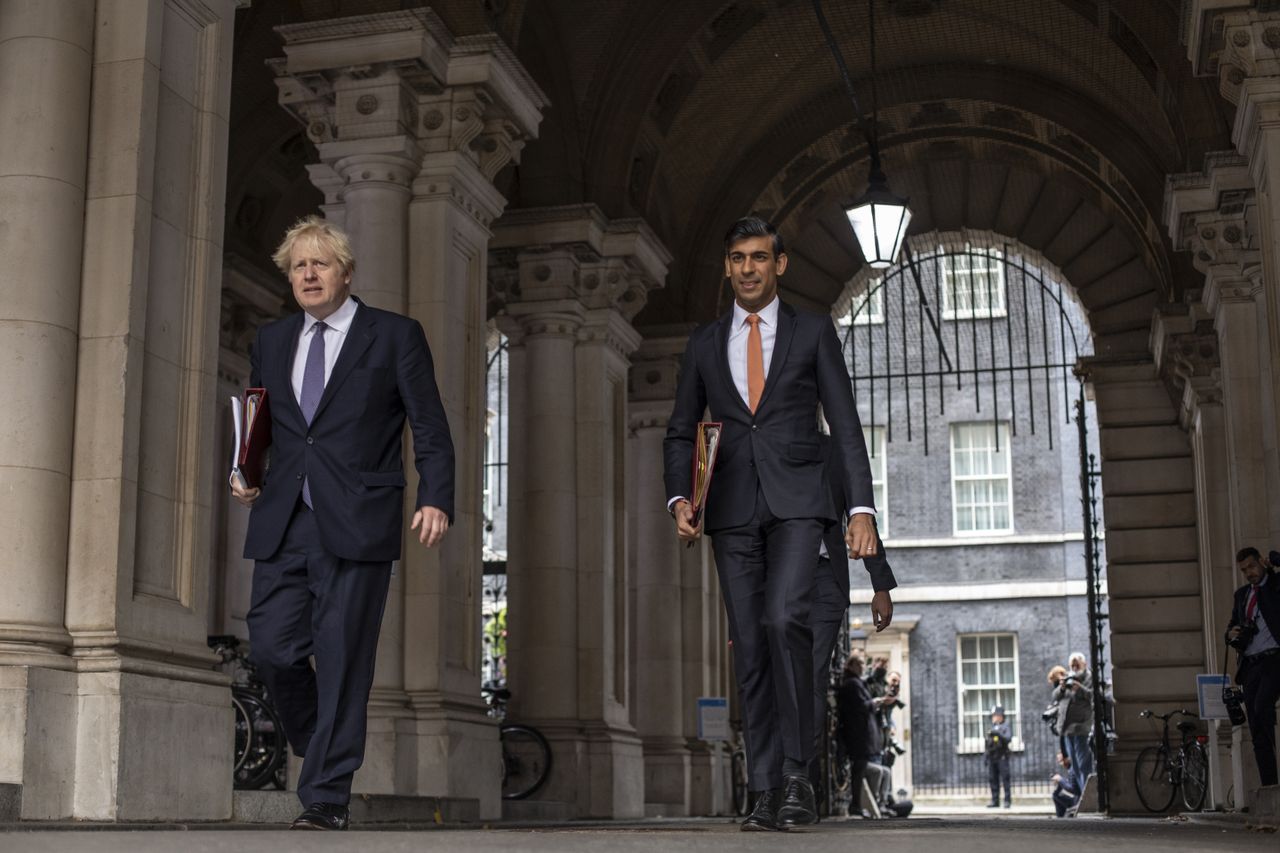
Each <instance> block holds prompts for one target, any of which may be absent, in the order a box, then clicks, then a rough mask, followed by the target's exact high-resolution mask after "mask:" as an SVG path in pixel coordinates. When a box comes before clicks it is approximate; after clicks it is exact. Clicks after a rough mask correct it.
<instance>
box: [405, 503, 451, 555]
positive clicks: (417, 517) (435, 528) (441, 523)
mask: <svg viewBox="0 0 1280 853" xmlns="http://www.w3.org/2000/svg"><path fill="white" fill-rule="evenodd" d="M419 525H421V527H422V529H421V530H418V527H419ZM409 529H410V530H418V541H419V542H421V543H422V544H423V545H426V546H427V547H428V548H434V547H436V546H437V545H439V544H440V540H442V539H444V535H445V533H447V532H448V530H449V516H447V515H445V514H444V511H443V510H439V509H436V508H435V507H433V506H424V507H422V508H421V509H419V510H418V511H417V512H415V513H414V514H413V523H412V524H410V525H409Z"/></svg>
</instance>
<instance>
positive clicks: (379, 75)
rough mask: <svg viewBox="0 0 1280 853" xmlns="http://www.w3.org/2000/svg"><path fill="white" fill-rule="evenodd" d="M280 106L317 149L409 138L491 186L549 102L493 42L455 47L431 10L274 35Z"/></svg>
mask: <svg viewBox="0 0 1280 853" xmlns="http://www.w3.org/2000/svg"><path fill="white" fill-rule="evenodd" d="M276 32H278V33H279V34H280V35H281V37H282V38H283V39H284V42H285V49H284V50H285V56H284V57H282V58H279V59H273V60H271V61H270V62H269V63H268V64H269V66H270V67H271V69H272V70H273V72H274V73H275V75H276V86H277V88H278V90H279V100H280V104H281V105H282V106H283V107H284V108H285V109H286V110H288V111H289V112H290V113H291V114H292V115H293V116H294V117H295V118H297V119H298V121H299V122H301V123H302V124H303V126H304V127H306V128H307V135H308V137H310V139H311V140H312V141H313V142H315V143H316V144H317V145H325V144H330V143H342V142H353V141H356V140H363V139H380V138H384V137H398V136H403V137H407V138H409V139H411V140H413V141H414V143H415V145H418V146H420V148H421V150H422V151H423V152H425V153H437V154H438V153H441V152H444V151H453V152H458V153H461V154H464V155H465V156H467V157H468V158H469V159H470V160H471V161H472V162H473V163H474V164H475V165H476V167H477V168H478V169H479V171H480V172H481V173H482V174H483V175H484V176H485V177H486V178H487V179H489V180H492V179H493V178H494V176H495V175H497V173H498V171H499V170H500V169H501V168H502V167H503V166H505V165H506V164H507V163H510V162H518V161H519V155H520V151H521V149H522V148H523V147H524V144H525V143H526V142H527V141H528V140H529V139H533V138H536V136H537V129H538V123H539V122H540V121H541V118H542V110H543V108H545V107H546V105H547V103H548V101H547V97H546V95H544V94H543V93H542V91H541V90H540V89H539V88H538V86H537V84H535V83H534V82H533V78H532V77H530V76H529V74H528V72H526V71H525V69H524V67H523V66H522V65H521V64H520V62H519V61H518V60H517V59H516V57H515V54H514V53H512V51H511V49H510V48H508V47H507V46H506V45H505V44H504V43H503V42H502V41H501V39H499V38H498V37H497V36H496V35H493V34H491V33H490V34H482V35H473V36H466V37H463V38H458V39H455V38H454V37H453V35H452V34H451V33H450V32H449V30H448V29H447V28H446V27H445V25H444V23H443V22H442V21H441V20H440V18H439V17H437V16H436V14H435V13H434V12H432V11H431V10H430V9H424V8H419V9H408V10H403V11H396V12H386V13H380V14H374V15H357V16H354V17H350V18H338V19H332V20H324V21H315V22H308V23H301V24H288V25H285V26H280V27H277V28H276Z"/></svg>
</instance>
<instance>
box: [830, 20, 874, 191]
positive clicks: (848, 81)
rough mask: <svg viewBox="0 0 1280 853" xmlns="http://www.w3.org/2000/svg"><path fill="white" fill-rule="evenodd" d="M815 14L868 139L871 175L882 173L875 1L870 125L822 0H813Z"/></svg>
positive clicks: (872, 24) (872, 28)
mask: <svg viewBox="0 0 1280 853" xmlns="http://www.w3.org/2000/svg"><path fill="white" fill-rule="evenodd" d="M813 13H814V15H816V16H817V18H818V27H819V28H821V30H822V34H823V35H824V36H825V37H826V39H827V46H828V47H830V48H831V55H832V56H834V57H835V59H836V67H837V68H838V69H839V71H840V79H841V80H843V81H844V88H845V90H846V91H847V92H848V93H849V100H850V101H852V102H853V115H854V117H855V118H856V119H857V122H858V126H859V127H860V128H862V134H863V136H865V137H866V138H867V148H868V149H869V150H870V153H871V173H872V174H877V173H879V172H880V140H879V139H878V138H877V136H878V134H879V128H878V127H876V126H875V125H876V113H877V111H878V110H877V107H878V106H879V105H878V104H877V103H876V101H877V97H876V19H875V0H868V3H867V17H868V20H869V22H870V26H869V30H870V40H871V110H872V113H871V116H872V121H871V124H870V125H868V123H867V121H866V119H864V118H863V117H862V107H861V106H860V105H859V104H858V93H857V92H856V91H855V90H854V88H853V79H852V78H851V77H850V76H849V66H848V65H846V64H845V61H844V54H843V53H841V52H840V45H839V44H838V43H837V42H836V37H835V33H833V32H831V25H830V24H828V23H827V16H826V15H824V14H823V13H822V0H813Z"/></svg>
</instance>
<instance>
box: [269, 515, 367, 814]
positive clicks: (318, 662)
mask: <svg viewBox="0 0 1280 853" xmlns="http://www.w3.org/2000/svg"><path fill="white" fill-rule="evenodd" d="M390 583H391V563H389V562H383V563H366V562H357V561H354V560H343V559H341V558H339V557H335V556H334V555H333V554H330V553H329V552H328V551H326V550H325V549H324V547H323V546H321V544H320V534H319V531H318V530H317V527H316V517H315V514H314V513H313V512H312V511H311V510H309V509H307V507H306V506H305V505H304V504H303V503H302V502H301V501H298V504H297V507H296V508H295V510H294V513H293V517H292V518H290V520H289V526H288V528H287V530H286V531H285V534H284V541H283V542H282V543H281V545H280V548H279V550H277V551H276V553H275V554H274V555H272V557H271V558H270V559H268V560H258V561H257V562H256V563H255V565H254V569H253V593H252V602H251V605H250V608H249V615H248V622H249V644H250V659H251V660H252V661H253V663H254V665H255V666H256V667H257V668H258V674H259V675H260V676H261V677H262V680H263V681H264V682H265V683H266V685H267V689H268V690H269V691H270V693H271V699H272V701H273V703H274V704H275V708H276V710H277V711H278V712H279V714H280V718H281V722H282V723H283V724H284V729H285V736H286V737H287V738H288V739H289V745H290V746H291V747H292V748H293V751H294V754H295V755H299V756H302V757H303V762H302V775H301V776H300V777H299V779H298V799H300V800H301V801H302V804H303V805H304V806H311V805H312V804H314V803H336V804H339V805H345V804H346V803H347V802H349V801H350V799H351V778H352V776H353V775H354V774H355V772H356V770H357V769H358V768H359V767H360V765H361V763H363V761H364V746H365V725H366V720H367V710H366V709H367V706H368V702H369V691H370V689H371V688H372V687H373V667H374V658H375V656H376V654H377V650H378V632H379V629H380V628H381V625H382V614H383V611H384V610H385V608H386V602H387V589H388V587H389V586H390ZM311 656H314V658H315V668H314V669H312V665H311V662H310V660H309V658H310V657H311Z"/></svg>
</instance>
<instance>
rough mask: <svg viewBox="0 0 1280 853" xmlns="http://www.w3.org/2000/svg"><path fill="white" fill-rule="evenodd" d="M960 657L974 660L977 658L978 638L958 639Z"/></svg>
mask: <svg viewBox="0 0 1280 853" xmlns="http://www.w3.org/2000/svg"><path fill="white" fill-rule="evenodd" d="M960 655H961V656H962V657H965V658H975V657H977V656H978V638H977V637H962V638H961V639H960Z"/></svg>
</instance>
